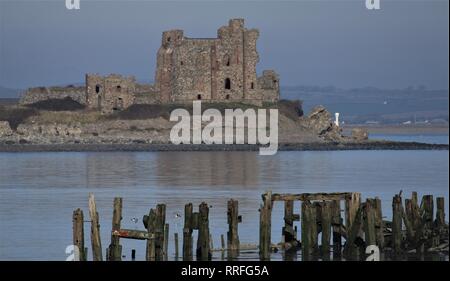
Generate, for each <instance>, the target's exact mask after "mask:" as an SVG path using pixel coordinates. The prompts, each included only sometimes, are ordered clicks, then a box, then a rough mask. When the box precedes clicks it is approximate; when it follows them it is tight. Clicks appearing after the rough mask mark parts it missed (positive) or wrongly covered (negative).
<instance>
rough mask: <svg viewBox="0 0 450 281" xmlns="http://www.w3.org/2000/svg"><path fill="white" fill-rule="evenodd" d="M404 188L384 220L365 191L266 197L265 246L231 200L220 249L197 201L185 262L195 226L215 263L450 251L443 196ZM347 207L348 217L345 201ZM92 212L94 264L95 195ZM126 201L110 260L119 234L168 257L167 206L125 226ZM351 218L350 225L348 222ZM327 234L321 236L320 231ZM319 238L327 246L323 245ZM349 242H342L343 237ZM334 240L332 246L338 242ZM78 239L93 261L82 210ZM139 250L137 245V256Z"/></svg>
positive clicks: (115, 222) (151, 254)
mask: <svg viewBox="0 0 450 281" xmlns="http://www.w3.org/2000/svg"><path fill="white" fill-rule="evenodd" d="M401 196H402V195H401V192H400V193H399V194H397V195H395V196H394V198H393V201H392V211H393V212H392V213H393V217H392V221H386V220H383V215H382V210H381V200H380V199H379V198H368V199H366V201H365V202H361V195H360V193H356V192H351V193H349V192H346V193H314V194H310V193H302V194H272V193H271V192H266V193H264V194H263V195H262V201H263V202H262V204H261V206H260V209H259V212H260V226H259V245H253V246H252V245H241V244H240V242H239V234H238V224H239V223H240V222H242V217H241V216H240V215H239V209H238V201H236V200H233V199H230V200H229V201H228V208H227V222H228V232H227V243H226V245H225V238H224V235H221V248H219V249H214V247H213V243H212V238H211V234H210V229H209V206H208V204H206V203H205V202H202V203H201V204H200V205H199V207H198V212H194V207H193V205H192V203H189V204H186V205H185V208H184V228H183V238H182V242H183V245H182V259H183V260H185V261H191V260H193V256H194V252H193V248H194V241H193V231H194V230H197V231H198V235H197V245H196V247H195V249H196V251H195V256H196V259H197V260H211V258H212V251H214V250H220V251H222V254H223V253H224V252H225V251H226V252H227V256H228V258H231V259H233V258H236V257H237V256H238V255H239V251H240V250H242V249H252V248H253V249H255V250H256V249H259V256H260V259H261V260H269V259H270V256H271V253H272V252H273V251H277V250H278V249H281V250H283V251H284V252H285V253H294V255H296V252H297V251H298V250H300V249H301V253H302V260H310V259H317V258H319V257H320V258H321V259H324V260H327V259H329V258H330V253H331V252H332V255H333V259H341V258H344V259H363V258H364V256H365V250H366V248H367V246H369V245H376V246H377V247H378V248H379V250H380V251H388V250H391V251H389V252H391V253H393V254H394V255H396V256H400V255H403V254H406V253H411V252H415V253H416V254H417V255H418V256H419V257H423V255H424V254H425V253H426V252H431V251H439V250H444V251H445V250H446V251H447V253H448V224H447V223H446V222H445V211H444V198H442V197H439V198H437V200H436V206H437V208H436V216H435V217H434V205H433V203H434V201H433V196H432V195H425V196H423V198H422V201H421V204H420V206H419V205H418V198H417V193H416V192H413V193H412V197H411V199H406V200H405V203H404V205H405V206H403V202H402V197H401ZM276 201H282V202H284V226H283V228H282V237H283V238H282V241H281V242H280V243H278V244H272V240H271V232H272V228H271V221H272V208H273V204H274V202H276ZM296 201H300V202H301V208H300V214H295V213H294V209H295V208H294V202H296ZM342 201H343V204H344V206H345V208H344V217H342V215H341V202H342ZM89 216H90V218H91V221H90V222H91V244H92V256H93V260H94V261H102V260H103V256H102V245H101V239H100V224H99V216H98V212H97V208H96V204H95V199H94V195H93V194H90V195H89ZM121 220H122V198H114V204H113V218H112V230H111V243H110V245H109V247H107V248H106V256H105V259H106V260H109V261H120V260H121V259H122V246H121V244H120V239H121V238H122V239H138V240H144V241H146V255H145V256H146V260H148V261H162V260H168V243H169V224H168V223H166V205H165V204H158V205H156V208H154V209H150V211H149V213H148V215H144V216H143V219H142V221H143V224H144V227H145V229H146V230H132V229H123V228H121ZM299 220H300V223H301V239H300V240H298V239H297V227H296V226H294V222H295V221H299ZM344 220H345V223H344ZM319 234H320V235H319ZM319 237H320V246H319V241H318V240H319ZM342 238H344V239H345V241H346V242H345V243H344V244H343V239H342ZM178 240H179V237H178V233H174V243H175V258H176V259H178V256H179V245H178V243H179V242H178ZM331 241H332V243H331ZM73 244H74V245H76V246H77V249H79V255H78V256H79V260H81V261H85V260H87V248H86V247H85V244H84V217H83V211H82V210H81V209H76V210H75V211H74V212H73ZM135 254H136V251H135V250H134V249H133V250H132V259H133V260H134V258H135Z"/></svg>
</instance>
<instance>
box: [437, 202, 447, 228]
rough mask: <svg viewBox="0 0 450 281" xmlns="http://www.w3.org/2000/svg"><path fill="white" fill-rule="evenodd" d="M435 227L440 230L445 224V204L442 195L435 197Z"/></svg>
mask: <svg viewBox="0 0 450 281" xmlns="http://www.w3.org/2000/svg"><path fill="white" fill-rule="evenodd" d="M435 224H436V227H437V228H439V230H441V228H442V227H444V226H445V206H444V197H438V198H436V221H435Z"/></svg>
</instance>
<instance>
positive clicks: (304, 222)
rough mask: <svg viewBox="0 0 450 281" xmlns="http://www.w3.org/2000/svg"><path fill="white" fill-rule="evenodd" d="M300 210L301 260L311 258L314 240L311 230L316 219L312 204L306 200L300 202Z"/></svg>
mask: <svg viewBox="0 0 450 281" xmlns="http://www.w3.org/2000/svg"><path fill="white" fill-rule="evenodd" d="M301 210H302V213H301V215H302V218H301V220H300V222H301V227H302V229H301V237H302V260H304V261H307V260H310V259H311V255H312V252H313V243H314V241H313V237H312V231H311V230H312V228H313V227H312V226H313V225H315V224H316V219H315V217H314V210H313V206H312V204H311V203H310V202H309V201H308V200H306V201H303V202H302V207H301ZM316 235H317V233H316Z"/></svg>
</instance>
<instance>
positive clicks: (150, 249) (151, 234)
mask: <svg viewBox="0 0 450 281" xmlns="http://www.w3.org/2000/svg"><path fill="white" fill-rule="evenodd" d="M155 228H156V212H155V210H154V209H150V212H149V213H148V217H147V233H148V239H147V249H146V255H145V259H146V260H147V261H154V260H155V259H156V235H155Z"/></svg>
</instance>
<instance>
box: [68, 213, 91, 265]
mask: <svg viewBox="0 0 450 281" xmlns="http://www.w3.org/2000/svg"><path fill="white" fill-rule="evenodd" d="M72 222H73V245H75V246H76V247H78V253H79V257H77V258H78V260H79V261H86V260H87V255H86V252H85V250H84V223H83V222H84V216H83V210H81V209H76V210H75V211H73V216H72Z"/></svg>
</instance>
